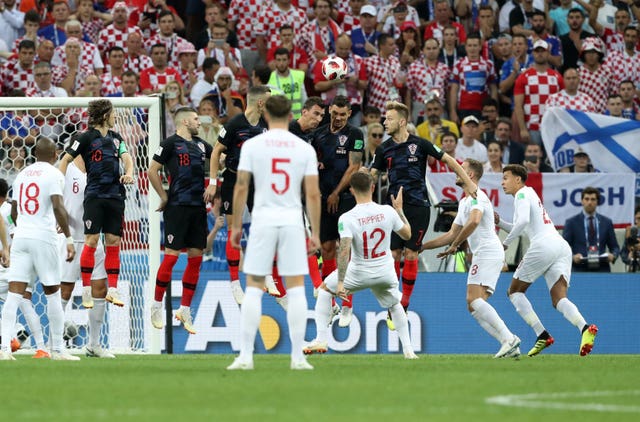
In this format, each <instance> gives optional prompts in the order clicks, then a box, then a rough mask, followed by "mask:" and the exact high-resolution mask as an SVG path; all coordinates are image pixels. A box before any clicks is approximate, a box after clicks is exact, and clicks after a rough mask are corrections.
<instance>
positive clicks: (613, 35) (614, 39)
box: [602, 28, 624, 54]
mask: <svg viewBox="0 0 640 422" xmlns="http://www.w3.org/2000/svg"><path fill="white" fill-rule="evenodd" d="M602 39H603V40H604V45H605V47H606V48H607V54H609V53H610V52H612V51H616V50H617V51H624V35H623V34H621V33H619V32H616V31H613V30H611V29H610V28H604V31H603V33H602Z"/></svg>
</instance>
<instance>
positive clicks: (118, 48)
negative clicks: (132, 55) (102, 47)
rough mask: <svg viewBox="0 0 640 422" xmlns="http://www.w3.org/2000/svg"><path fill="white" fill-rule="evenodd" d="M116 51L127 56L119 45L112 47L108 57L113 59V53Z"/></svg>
mask: <svg viewBox="0 0 640 422" xmlns="http://www.w3.org/2000/svg"><path fill="white" fill-rule="evenodd" d="M114 51H120V52H121V53H122V54H125V52H124V48H122V47H119V46H117V45H114V46H113V47H111V48H110V49H109V52H108V53H107V55H108V56H109V57H111V53H113V52H114ZM125 55H126V54H125Z"/></svg>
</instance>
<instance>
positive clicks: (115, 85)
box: [100, 47, 125, 97]
mask: <svg viewBox="0 0 640 422" xmlns="http://www.w3.org/2000/svg"><path fill="white" fill-rule="evenodd" d="M124 56H125V53H124V50H123V49H122V48H121V47H113V48H112V49H111V50H109V53H108V60H109V69H110V70H109V71H108V72H106V73H103V74H102V75H100V81H101V83H102V90H101V95H102V96H103V97H115V96H119V95H117V94H118V93H122V74H123V73H124V72H125V68H124Z"/></svg>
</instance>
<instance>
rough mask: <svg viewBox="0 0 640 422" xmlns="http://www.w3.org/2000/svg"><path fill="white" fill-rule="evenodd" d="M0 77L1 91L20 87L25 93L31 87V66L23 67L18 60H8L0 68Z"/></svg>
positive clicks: (5, 91) (32, 81)
mask: <svg viewBox="0 0 640 422" xmlns="http://www.w3.org/2000/svg"><path fill="white" fill-rule="evenodd" d="M0 79H1V80H2V92H4V93H5V94H6V93H8V92H9V91H11V90H12V89H21V90H23V91H24V92H25V93H26V92H27V90H29V89H30V88H33V86H34V84H35V82H34V79H33V67H32V68H31V69H23V68H22V66H20V62H19V61H18V60H10V61H8V62H6V63H5V64H4V66H2V68H1V69H0Z"/></svg>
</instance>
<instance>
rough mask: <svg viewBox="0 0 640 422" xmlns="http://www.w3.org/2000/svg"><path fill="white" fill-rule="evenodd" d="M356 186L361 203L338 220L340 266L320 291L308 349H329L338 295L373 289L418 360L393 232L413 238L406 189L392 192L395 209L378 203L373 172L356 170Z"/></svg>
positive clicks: (353, 181)
mask: <svg viewBox="0 0 640 422" xmlns="http://www.w3.org/2000/svg"><path fill="white" fill-rule="evenodd" d="M350 185H351V189H350V190H351V193H352V194H353V196H354V197H355V199H356V206H355V207H354V208H352V209H351V210H350V211H348V212H346V213H344V214H343V215H341V216H340V218H339V219H338V232H339V233H340V247H339V255H338V269H336V270H335V271H334V272H332V273H331V274H329V276H327V278H326V279H325V280H324V283H323V284H322V285H321V286H320V289H318V299H317V301H316V318H315V319H316V330H317V337H316V338H315V340H313V341H312V342H311V343H309V344H308V345H307V346H306V347H305V348H304V353H305V354H312V353H324V352H326V351H327V338H328V333H329V318H330V315H331V296H332V295H333V296H338V297H341V298H345V297H346V296H347V295H348V294H351V293H353V292H356V291H358V290H364V289H371V292H372V293H373V295H374V296H375V297H376V299H378V303H379V304H380V306H382V307H383V308H386V309H389V312H390V313H391V318H393V321H394V323H395V328H396V330H397V331H398V337H399V338H400V343H401V344H402V351H403V353H404V357H405V358H406V359H417V358H418V356H417V355H416V354H415V353H414V351H413V347H412V346H411V338H410V336H409V323H408V320H407V315H406V313H405V311H404V308H403V307H402V305H401V304H400V298H401V297H402V295H401V293H400V291H399V290H398V276H397V274H396V271H395V267H394V261H393V256H392V254H391V233H392V232H396V233H397V234H398V236H400V237H401V238H402V239H404V240H407V239H410V238H411V226H410V225H409V222H408V221H407V218H406V217H405V215H404V212H403V211H402V187H400V189H399V191H398V196H397V197H394V196H393V195H391V202H392V204H393V208H392V207H390V206H389V205H379V204H376V203H375V202H373V199H372V195H373V191H374V189H375V183H374V180H373V177H371V176H370V175H369V173H366V172H356V173H354V174H353V175H352V176H351V179H350ZM349 256H351V260H349Z"/></svg>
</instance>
